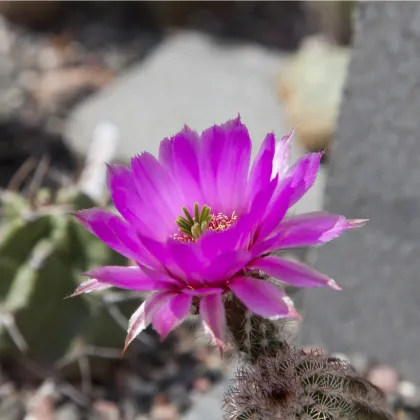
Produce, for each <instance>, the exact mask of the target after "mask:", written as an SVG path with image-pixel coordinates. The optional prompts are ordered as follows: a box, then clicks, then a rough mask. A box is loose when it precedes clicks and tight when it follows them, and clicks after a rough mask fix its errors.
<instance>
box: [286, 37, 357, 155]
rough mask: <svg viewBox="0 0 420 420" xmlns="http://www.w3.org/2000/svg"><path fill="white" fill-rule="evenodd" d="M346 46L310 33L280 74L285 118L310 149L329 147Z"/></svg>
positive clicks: (319, 149) (346, 61)
mask: <svg viewBox="0 0 420 420" xmlns="http://www.w3.org/2000/svg"><path fill="white" fill-rule="evenodd" d="M349 56H350V54H349V50H348V49H347V48H344V47H340V46H337V45H334V44H332V43H330V42H329V41H328V40H327V39H325V38H324V37H320V36H314V37H309V38H307V39H306V40H305V42H304V43H303V44H302V47H301V48H300V49H299V51H298V52H297V53H296V54H295V55H294V56H293V57H292V58H291V59H290V61H289V63H288V65H287V66H285V68H284V69H283V71H282V73H281V76H280V83H279V91H280V96H281V98H282V101H283V102H284V105H285V114H286V118H287V120H288V122H289V124H291V125H292V126H293V127H296V137H297V138H298V140H299V141H300V143H301V144H302V145H303V146H304V147H305V149H307V150H309V151H321V150H326V149H327V150H328V148H329V147H330V143H331V140H332V136H333V134H334V131H335V128H336V124H337V120H338V112H339V107H340V102H341V97H342V94H343V89H344V83H345V80H346V75H347V67H348V62H349Z"/></svg>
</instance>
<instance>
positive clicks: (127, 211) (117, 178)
mask: <svg viewBox="0 0 420 420" xmlns="http://www.w3.org/2000/svg"><path fill="white" fill-rule="evenodd" d="M107 182H108V188H109V191H110V193H111V197H112V201H113V202H114V205H115V208H116V209H117V210H118V211H119V212H120V213H121V215H122V216H123V217H124V219H125V220H127V222H128V223H130V224H131V225H132V226H133V227H135V228H136V229H137V230H139V231H140V232H142V233H143V234H144V235H153V234H154V233H155V231H154V229H153V220H154V217H155V214H154V213H153V212H152V211H151V210H150V209H147V208H145V206H144V202H143V200H142V199H141V198H140V196H139V194H138V191H137V188H136V185H135V183H134V176H133V173H132V172H131V170H130V169H129V168H127V166H125V165H108V166H107Z"/></svg>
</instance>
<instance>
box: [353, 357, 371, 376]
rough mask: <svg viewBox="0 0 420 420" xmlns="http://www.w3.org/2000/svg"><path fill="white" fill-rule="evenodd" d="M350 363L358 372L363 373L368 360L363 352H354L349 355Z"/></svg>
mask: <svg viewBox="0 0 420 420" xmlns="http://www.w3.org/2000/svg"><path fill="white" fill-rule="evenodd" d="M351 365H352V366H353V367H354V369H355V370H356V371H357V372H358V373H359V374H364V373H365V372H366V370H367V368H368V366H369V361H368V358H367V357H366V356H365V355H364V354H362V353H354V354H352V356H351Z"/></svg>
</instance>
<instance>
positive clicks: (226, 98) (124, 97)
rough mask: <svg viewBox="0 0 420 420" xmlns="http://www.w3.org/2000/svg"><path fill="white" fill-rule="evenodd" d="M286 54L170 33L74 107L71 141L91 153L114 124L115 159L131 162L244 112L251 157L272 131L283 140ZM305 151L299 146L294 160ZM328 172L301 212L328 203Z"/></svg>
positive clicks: (67, 133) (83, 150) (293, 157)
mask: <svg viewBox="0 0 420 420" xmlns="http://www.w3.org/2000/svg"><path fill="white" fill-rule="evenodd" d="M284 58H285V55H284V54H280V53H279V52H275V51H272V50H269V49H266V48H263V47H261V46H258V45H253V44H249V43H244V44H235V45H223V44H221V43H220V42H216V41H214V40H213V39H212V38H211V37H209V36H206V35H203V34H199V33H196V32H189V31H187V32H179V33H176V34H174V35H172V36H170V37H169V38H168V39H167V40H166V41H164V42H163V43H162V44H161V45H160V47H158V48H157V49H156V50H155V51H154V52H153V53H152V54H151V55H150V56H149V57H148V59H146V60H145V61H144V62H142V63H140V64H139V65H136V66H134V67H132V68H131V69H130V70H129V71H127V73H126V74H124V75H122V76H121V77H120V78H119V79H118V80H117V81H116V82H115V83H114V84H113V85H112V86H110V87H109V88H107V89H105V90H103V91H101V92H100V93H99V94H97V95H94V96H93V97H91V98H90V99H88V100H87V101H86V102H84V103H82V104H81V105H80V106H78V107H77V108H76V110H75V111H74V113H73V114H72V115H71V117H70V118H69V124H68V126H67V130H66V137H67V141H68V144H69V145H70V147H72V148H73V149H74V150H76V151H77V152H79V153H81V154H86V152H87V150H88V147H89V143H90V140H91V138H92V136H93V133H94V131H95V128H96V127H97V126H98V124H100V123H102V122H110V123H112V124H115V125H116V126H117V128H118V130H119V132H120V136H121V140H120V144H119V147H118V151H117V159H118V160H123V161H127V160H128V159H129V158H130V157H131V156H133V155H134V154H137V153H139V152H141V151H144V150H147V151H149V152H152V153H157V151H158V146H159V142H160V141H161V140H162V139H163V138H164V137H167V136H168V135H171V134H175V133H176V132H178V131H179V130H180V129H181V128H182V127H183V125H184V124H185V123H187V124H188V125H189V126H190V127H192V128H193V129H196V130H198V131H201V130H203V129H205V128H207V127H209V126H210V125H212V124H215V123H222V122H224V121H226V120H228V119H230V118H234V117H235V116H236V115H237V114H238V113H240V114H241V117H242V119H243V121H244V123H245V124H246V125H247V126H248V128H249V130H250V134H251V137H252V139H253V141H254V147H253V154H254V156H255V151H256V150H257V147H258V146H259V145H260V144H261V141H262V140H263V138H264V137H265V135H266V133H268V132H270V131H274V132H275V133H276V134H277V135H279V136H281V135H283V134H284V133H285V132H286V131H288V130H290V127H286V126H285V122H284V120H283V111H282V106H281V104H280V101H279V98H278V95H277V79H278V74H279V72H280V70H281V66H282V65H283V64H284ZM302 153H303V151H302V150H300V149H299V148H298V146H297V145H295V144H294V145H293V156H292V159H293V160H296V159H297V158H298V157H299V156H300V155H301V154H302ZM324 179H325V174H324V173H321V174H320V176H319V179H318V181H317V183H316V185H315V186H314V188H313V189H312V190H311V191H310V192H309V193H308V195H307V197H305V199H304V200H303V201H302V202H301V203H299V205H298V206H297V208H296V211H298V212H299V211H310V210H312V209H317V208H319V207H320V206H321V205H322V195H323V185H324Z"/></svg>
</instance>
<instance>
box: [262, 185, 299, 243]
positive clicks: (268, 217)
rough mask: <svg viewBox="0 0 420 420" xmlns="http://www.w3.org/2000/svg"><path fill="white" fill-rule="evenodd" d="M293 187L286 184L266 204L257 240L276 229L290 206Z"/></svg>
mask: <svg viewBox="0 0 420 420" xmlns="http://www.w3.org/2000/svg"><path fill="white" fill-rule="evenodd" d="M292 194H293V188H291V187H290V186H286V187H285V188H283V189H282V190H281V191H280V192H279V193H277V195H275V197H274V198H273V199H272V201H271V202H270V203H269V204H268V206H267V210H266V213H265V217H264V219H263V220H262V221H261V227H260V230H259V232H258V240H262V239H264V238H265V237H266V236H269V235H270V234H271V233H272V232H273V231H275V230H276V228H277V227H278V225H279V224H280V222H281V221H282V220H283V218H284V217H285V216H286V213H287V210H288V209H289V207H290V200H291V195H292Z"/></svg>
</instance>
